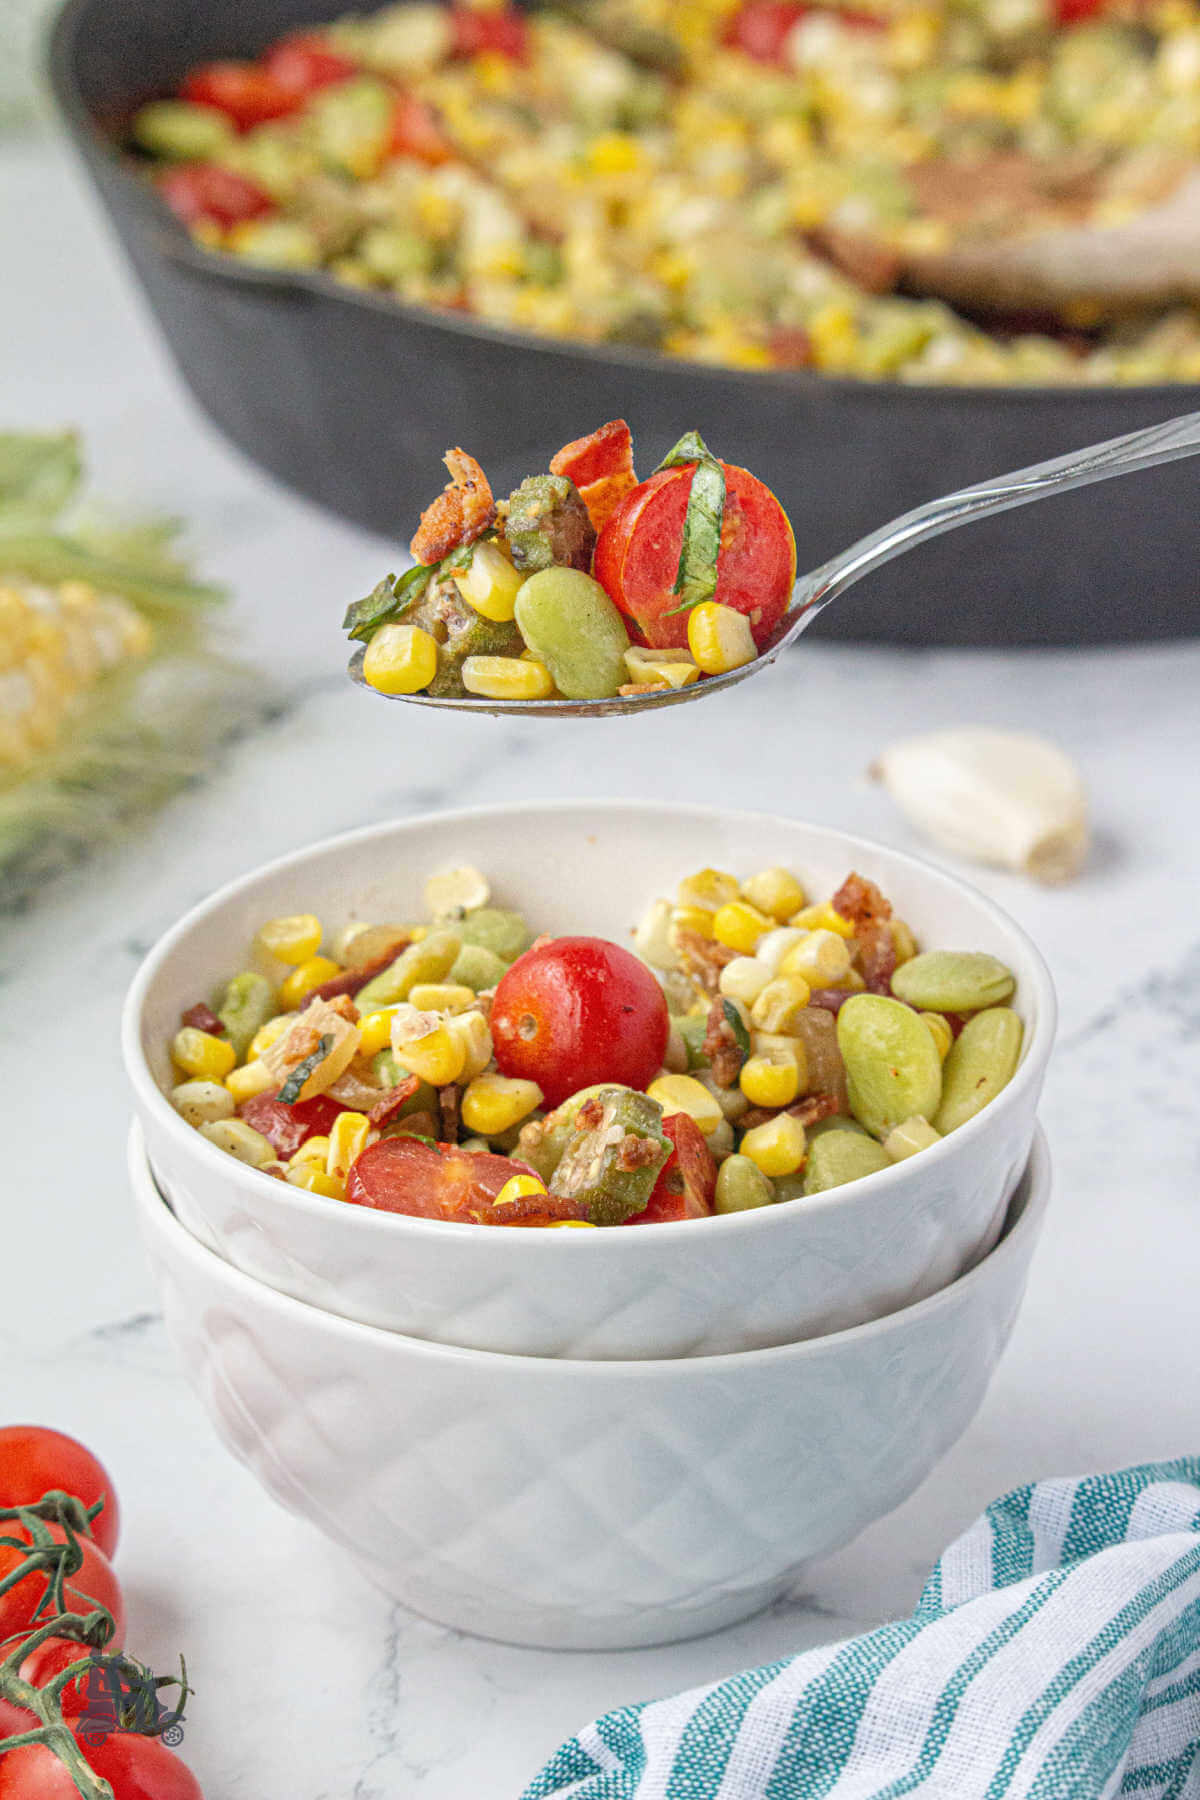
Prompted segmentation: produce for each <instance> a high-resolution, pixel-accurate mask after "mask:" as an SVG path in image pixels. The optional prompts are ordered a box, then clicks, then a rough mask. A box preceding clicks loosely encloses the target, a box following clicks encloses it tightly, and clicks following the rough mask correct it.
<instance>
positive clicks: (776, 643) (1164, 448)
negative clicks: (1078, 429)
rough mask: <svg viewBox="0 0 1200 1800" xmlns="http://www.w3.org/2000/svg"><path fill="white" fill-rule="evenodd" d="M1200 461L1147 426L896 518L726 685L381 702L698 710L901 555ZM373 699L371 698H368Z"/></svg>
mask: <svg viewBox="0 0 1200 1800" xmlns="http://www.w3.org/2000/svg"><path fill="white" fill-rule="evenodd" d="M1198 451H1200V412H1194V413H1184V414H1183V415H1182V417H1180V418H1177V419H1168V420H1166V421H1165V423H1163V424H1161V425H1150V426H1148V427H1146V429H1144V430H1142V431H1130V432H1127V433H1126V434H1125V436H1123V437H1117V438H1110V439H1109V440H1108V441H1107V442H1106V443H1103V444H1091V445H1089V446H1088V447H1087V448H1086V449H1083V450H1072V451H1069V452H1068V453H1067V455H1066V456H1056V457H1053V458H1052V459H1051V460H1050V461H1049V462H1043V463H1035V464H1034V465H1033V466H1032V467H1031V468H1028V469H1017V470H1016V471H1015V472H1014V473H1013V474H1011V475H999V476H996V477H994V478H993V479H992V480H991V481H981V482H978V483H977V484H976V485H975V486H974V487H967V488H960V489H959V490H958V491H957V493H953V494H946V495H944V496H943V498H942V499H940V500H930V501H928V502H927V503H926V504H925V505H924V506H918V507H914V509H913V510H912V512H907V513H902V514H901V516H900V517H899V518H898V519H893V520H892V522H891V523H890V524H889V525H881V526H880V527H879V529H878V530H877V531H873V532H871V533H870V534H869V535H868V536H867V537H864V538H860V539H859V541H858V542H857V543H856V544H851V545H850V547H849V549H847V550H843V551H841V552H840V553H839V554H838V555H837V556H834V557H831V558H830V559H829V561H828V562H826V563H822V564H821V566H820V568H818V569H814V570H812V572H811V573H810V574H808V575H802V576H801V577H800V579H799V580H798V581H797V583H796V586H795V590H794V594H793V600H792V605H791V607H790V608H789V610H788V612H787V613H785V615H784V617H783V618H782V619H781V620H780V622H779V625H778V627H777V629H776V631H775V633H774V635H773V637H772V639H771V641H770V642H769V643H768V644H767V645H766V647H765V648H764V649H763V650H761V651H760V652H759V654H758V655H757V656H756V657H755V658H754V660H753V662H748V663H743V664H742V666H741V667H740V668H737V669H731V670H730V671H729V672H728V674H725V675H708V676H706V677H705V678H704V680H703V681H697V682H693V683H691V684H690V685H689V686H687V687H680V688H663V689H661V690H657V691H654V692H650V693H641V694H626V695H617V696H616V697H615V698H613V699H611V700H563V699H555V700H495V699H481V698H478V697H476V696H473V695H464V696H461V697H445V698H443V697H437V698H435V697H434V696H433V695H431V694H386V695H381V696H380V698H382V699H388V700H399V701H403V702H404V704H405V705H408V706H432V707H439V708H441V709H442V710H443V711H451V710H452V711H456V712H473V713H497V714H499V713H519V714H521V715H523V716H524V715H535V716H537V717H540V718H577V719H579V718H602V717H607V716H610V715H612V714H617V713H636V712H649V711H651V709H652V708H654V707H659V706H683V705H686V704H687V703H688V702H690V701H693V700H703V699H705V698H706V697H707V696H708V695H710V694H716V693H719V692H720V691H721V690H722V689H723V688H730V687H734V686H735V685H736V684H737V683H738V682H739V681H745V680H746V679H747V678H748V677H749V676H751V675H757V674H759V673H760V672H761V671H762V670H763V669H765V668H766V667H767V665H768V663H772V662H774V661H775V658H776V657H777V656H778V655H779V653H780V651H781V650H786V649H787V647H788V645H789V644H791V643H793V642H794V641H795V640H796V638H798V637H799V636H800V633H801V632H802V631H806V630H807V629H808V627H809V626H810V625H811V624H812V622H813V620H814V619H815V618H816V616H817V614H818V613H819V612H820V611H821V610H822V608H823V607H826V606H828V605H829V603H830V602H831V601H832V600H836V599H838V598H839V596H840V595H842V594H844V593H845V592H846V589H847V588H851V587H853V586H854V583H855V582H856V581H860V580H861V579H862V577H863V576H864V575H869V574H870V573H871V572H872V570H874V569H878V568H880V567H882V565H883V564H884V563H888V562H891V561H892V559H893V557H897V556H902V555H903V554H904V552H905V551H906V550H912V549H914V548H915V547H916V546H917V545H918V544H924V543H926V542H927V541H928V540H929V539H930V538H935V537H940V536H941V534H942V533H943V532H944V531H954V530H956V529H957V527H958V526H960V525H969V524H971V523H972V522H973V521H974V520H975V519H986V518H989V517H990V516H991V515H992V514H993V513H998V512H1006V511H1007V510H1008V509H1009V508H1010V507H1014V506H1026V505H1028V504H1029V503H1030V502H1031V501H1033V500H1046V499H1049V498H1050V497H1051V496H1052V495H1054V494H1065V493H1067V492H1069V490H1070V489H1071V488H1078V487H1086V486H1087V485H1088V484H1089V482H1093V481H1107V480H1109V478H1110V477H1111V476H1114V475H1129V474H1133V473H1134V472H1136V471H1137V470H1138V469H1152V468H1155V467H1156V466H1157V465H1158V464H1159V463H1168V462H1175V461H1177V460H1178V459H1179V458H1180V457H1183V456H1194V455H1196V453H1197V452H1198ZM363 654H364V651H363V649H362V648H359V649H358V650H357V651H356V652H355V655H354V656H353V658H352V660H351V663H350V674H351V676H352V678H353V679H354V680H355V681H357V682H358V683H359V685H360V686H362V687H366V686H367V685H368V684H367V683H366V682H365V681H364V679H363V673H362V659H363ZM371 692H373V693H374V692H376V690H375V689H371Z"/></svg>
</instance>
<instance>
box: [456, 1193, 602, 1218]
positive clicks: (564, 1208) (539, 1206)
mask: <svg viewBox="0 0 1200 1800" xmlns="http://www.w3.org/2000/svg"><path fill="white" fill-rule="evenodd" d="M471 1217H472V1218H473V1219H474V1220H475V1223H476V1224H477V1225H561V1224H563V1223H564V1222H565V1221H571V1220H575V1221H578V1220H581V1219H586V1218H587V1209H586V1208H585V1207H584V1206H582V1205H581V1204H580V1202H579V1201H578V1200H568V1199H566V1198H565V1197H564V1196H563V1195H561V1194H521V1195H520V1196H519V1197H518V1198H517V1199H516V1200H512V1201H508V1202H506V1203H505V1205H503V1206H493V1205H492V1204H491V1199H490V1196H484V1195H480V1204H479V1207H478V1208H475V1207H472V1209H471Z"/></svg>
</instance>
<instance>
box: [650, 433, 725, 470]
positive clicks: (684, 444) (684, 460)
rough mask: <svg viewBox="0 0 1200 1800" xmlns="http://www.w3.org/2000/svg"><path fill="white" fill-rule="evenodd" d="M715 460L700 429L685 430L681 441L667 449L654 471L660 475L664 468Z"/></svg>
mask: <svg viewBox="0 0 1200 1800" xmlns="http://www.w3.org/2000/svg"><path fill="white" fill-rule="evenodd" d="M715 460H716V459H715V457H714V456H713V453H712V451H711V450H710V449H709V447H708V445H707V444H706V443H705V441H704V439H703V438H702V437H701V436H700V433H699V432H698V431H685V432H684V434H683V436H682V437H681V438H680V440H679V442H678V443H677V444H674V445H672V447H671V449H669V450H668V451H667V454H666V455H665V456H664V457H663V459H662V461H661V462H660V463H659V465H658V468H657V469H655V471H654V473H655V474H656V475H658V474H660V473H661V471H662V470H663V469H682V468H686V466H687V464H688V463H701V462H714V461H715Z"/></svg>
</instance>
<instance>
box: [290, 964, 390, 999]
mask: <svg viewBox="0 0 1200 1800" xmlns="http://www.w3.org/2000/svg"><path fill="white" fill-rule="evenodd" d="M394 961H395V958H394V957H391V956H380V957H378V958H377V959H376V960H375V961H374V962H372V963H368V964H367V966H366V968H364V969H346V970H345V971H344V972H343V973H342V974H341V975H335V976H334V977H333V979H332V980H331V981H323V982H322V983H321V985H320V987H315V988H313V990H312V992H311V993H310V994H306V995H305V996H304V999H303V1000H302V1001H301V1002H300V1011H301V1012H303V1011H304V1009H305V1007H307V1006H311V1005H312V1004H313V1001H314V1000H336V999H337V997H338V995H339V994H342V995H345V997H346V998H347V999H350V1000H353V998H354V996H355V994H357V992H358V990H359V988H364V987H366V985H367V983H368V981H370V980H371V978H372V977H373V976H375V975H378V974H379V973H380V971H381V970H383V969H386V968H387V967H388V965H389V964H390V963H392V962H394Z"/></svg>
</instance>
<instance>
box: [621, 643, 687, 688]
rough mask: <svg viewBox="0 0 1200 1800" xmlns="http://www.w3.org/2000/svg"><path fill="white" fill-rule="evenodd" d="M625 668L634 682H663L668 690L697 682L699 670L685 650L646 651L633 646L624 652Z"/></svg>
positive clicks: (637, 645) (638, 646)
mask: <svg viewBox="0 0 1200 1800" xmlns="http://www.w3.org/2000/svg"><path fill="white" fill-rule="evenodd" d="M625 667H626V669H627V670H628V671H629V679H630V681H634V682H639V683H643V682H658V683H661V682H665V683H666V685H667V686H668V687H669V688H681V687H688V686H690V684H691V683H692V682H693V681H699V679H700V670H699V669H698V668H697V666H696V664H695V663H694V662H693V661H692V659H691V657H690V656H689V655H688V653H687V651H686V650H647V649H644V648H643V647H642V646H641V645H639V644H634V645H632V646H631V647H630V649H628V650H627V651H626V652H625Z"/></svg>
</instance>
